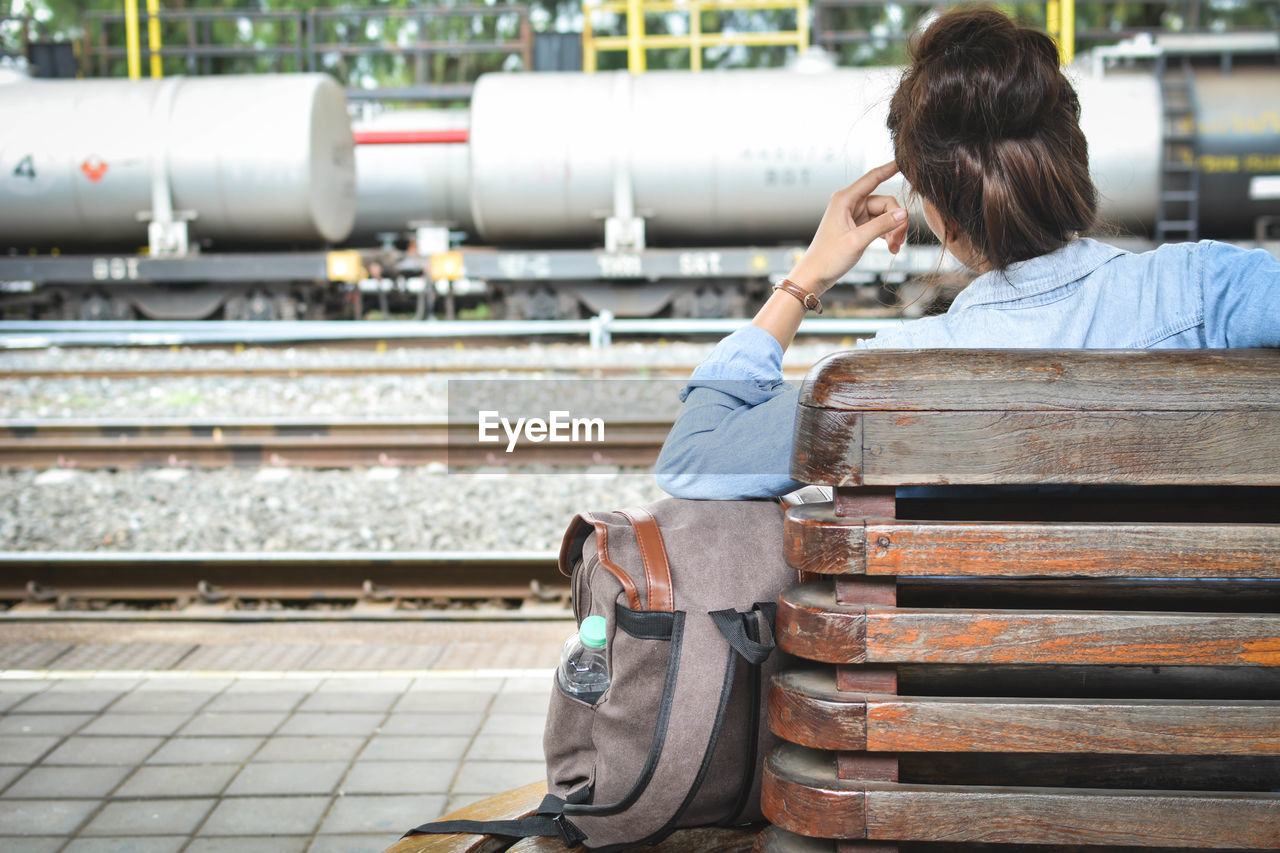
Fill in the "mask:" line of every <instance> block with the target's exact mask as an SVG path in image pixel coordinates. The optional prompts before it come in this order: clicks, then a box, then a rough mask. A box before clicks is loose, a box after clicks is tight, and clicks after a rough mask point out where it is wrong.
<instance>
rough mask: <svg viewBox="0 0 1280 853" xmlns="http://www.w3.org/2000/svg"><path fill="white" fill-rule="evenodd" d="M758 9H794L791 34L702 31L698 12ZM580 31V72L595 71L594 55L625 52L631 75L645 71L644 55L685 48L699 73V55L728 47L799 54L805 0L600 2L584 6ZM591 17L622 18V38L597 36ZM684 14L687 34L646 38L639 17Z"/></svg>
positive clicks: (804, 44)
mask: <svg viewBox="0 0 1280 853" xmlns="http://www.w3.org/2000/svg"><path fill="white" fill-rule="evenodd" d="M763 9H794V10H795V13H796V28H795V29H794V30H770V31H764V32H742V33H739V32H733V33H727V32H703V30H702V13H703V12H729V11H743V10H746V11H757V10H763ZM582 12H583V19H584V24H583V28H582V70H584V71H595V70H596V66H597V55H598V54H599V53H600V52H602V51H614V50H625V51H626V52H627V68H629V69H630V70H631V71H632V72H636V73H638V72H641V71H644V70H645V51H647V50H671V49H685V50H688V51H689V67H690V68H691V69H692V70H694V71H701V70H702V51H703V50H704V49H706V48H709V47H725V46H730V45H749V46H753V47H754V46H759V45H795V47H796V48H797V49H798V50H800V51H804V50H805V49H806V48H808V47H809V3H808V0H684V2H680V0H606V2H604V3H594V4H589V5H588V4H584V5H583V7H582ZM593 12H615V13H617V14H619V15H625V16H626V20H627V34H626V35H625V36H597V35H595V32H594V30H593V28H592V24H591V15H592V13H593ZM664 12H665V13H673V12H674V13H683V14H687V15H688V16H689V32H688V34H687V35H647V34H646V33H645V28H644V16H645V15H646V14H649V13H655V14H656V13H664Z"/></svg>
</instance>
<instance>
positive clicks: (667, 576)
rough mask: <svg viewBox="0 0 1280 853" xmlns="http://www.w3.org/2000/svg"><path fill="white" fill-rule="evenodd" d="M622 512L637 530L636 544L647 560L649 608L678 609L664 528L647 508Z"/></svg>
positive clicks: (645, 567) (646, 586) (647, 601)
mask: <svg viewBox="0 0 1280 853" xmlns="http://www.w3.org/2000/svg"><path fill="white" fill-rule="evenodd" d="M618 514H619V515H621V516H623V517H624V518H626V519H627V521H630V522H631V527H632V528H633V529H634V530H635V532H636V544H637V545H639V546H640V561H641V562H642V563H644V580H645V589H646V590H647V592H646V593H645V610H665V611H667V612H672V611H674V610H675V609H676V603H675V596H674V594H673V593H672V591H671V564H670V562H669V561H668V560H667V546H666V545H664V544H663V542H662V531H661V530H659V529H658V521H657V519H655V518H654V517H653V513H651V512H649V510H647V509H645V508H644V507H638V506H637V507H631V508H629V509H623V510H619V511H618Z"/></svg>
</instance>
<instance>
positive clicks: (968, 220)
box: [657, 9, 1280, 499]
mask: <svg viewBox="0 0 1280 853" xmlns="http://www.w3.org/2000/svg"><path fill="white" fill-rule="evenodd" d="M1079 118H1080V103H1079V100H1078V99H1077V97H1076V93H1075V90H1074V89H1073V88H1072V86H1071V84H1070V82H1068V80H1067V79H1066V77H1065V76H1064V75H1063V73H1062V71H1061V69H1060V68H1059V65H1058V52H1057V48H1056V47H1055V45H1054V43H1053V41H1052V40H1051V39H1050V38H1049V37H1048V36H1047V35H1045V34H1044V33H1041V32H1039V31H1036V30H1033V29H1030V28H1027V27H1021V26H1019V25H1017V24H1015V23H1014V22H1013V21H1011V20H1010V19H1009V18H1007V17H1006V16H1005V15H1003V14H1002V13H1000V12H997V11H994V10H990V9H969V10H962V11H957V12H953V13H949V14H945V15H942V16H941V17H940V18H938V19H937V20H936V21H935V22H934V23H933V24H932V25H930V27H929V28H928V29H927V30H926V31H925V32H924V33H923V35H922V36H921V37H920V38H919V41H918V42H917V43H916V44H915V45H914V48H913V59H912V62H911V64H910V66H909V67H908V68H907V69H906V71H905V72H904V74H903V77H902V81H901V83H900V84H899V87H898V89H897V91H896V93H895V94H894V96H893V99H892V101H891V103H890V106H889V119H888V125H889V130H890V133H891V134H892V137H893V145H894V155H895V161H894V162H892V163H888V164H886V165H884V166H881V167H879V168H877V169H872V170H871V171H870V172H868V173H867V174H866V175H864V176H862V177H861V178H859V179H858V180H857V181H855V182H854V183H853V184H852V185H850V186H849V187H846V188H845V189H842V190H840V191H839V192H837V193H835V194H834V195H833V196H832V197H831V202H830V204H828V206H827V210H826V212H825V214H824V215H823V217H822V221H821V223H820V224H819V225H818V230H817V233H816V234H815V235H814V238H813V242H812V243H811V244H810V246H809V248H808V250H807V251H806V252H805V254H804V256H803V257H802V258H801V259H800V261H799V262H798V263H797V264H796V265H795V267H794V268H793V269H792V271H791V273H790V275H789V276H788V277H787V278H786V279H785V280H783V281H782V282H781V283H780V284H779V285H777V286H775V288H774V292H773V294H772V295H771V296H770V298H769V300H768V301H767V302H766V303H765V304H764V306H763V307H761V309H760V311H759V313H757V314H756V316H755V319H754V320H753V321H752V323H751V325H749V326H746V327H744V328H742V329H739V330H738V331H736V332H734V333H733V334H732V335H730V336H729V337H727V338H726V339H725V340H723V341H721V342H720V344H719V345H718V346H717V347H716V348H715V350H713V351H712V353H711V354H710V355H709V356H708V357H707V359H706V360H705V361H703V363H702V364H701V365H699V367H698V368H697V369H696V370H695V371H694V373H693V376H692V378H691V379H690V381H689V383H688V386H687V387H686V388H685V390H684V392H683V393H682V398H683V400H684V408H683V409H682V411H681V413H680V416H679V418H678V419H677V421H676V423H675V426H674V427H673V429H672V430H671V434H670V435H669V436H668V438H667V441H666V445H665V446H664V447H663V450H662V454H661V456H660V457H659V460H658V464H657V477H658V482H659V485H660V486H662V488H663V489H665V490H666V491H667V492H669V493H671V494H673V495H676V496H678V497H688V498H706V499H735V498H746V497H764V496H768V495H778V494H784V493H786V492H789V491H792V490H794V489H797V488H799V487H800V486H801V485H802V484H800V483H797V482H795V481H793V480H792V479H791V478H790V476H789V474H788V470H789V466H790V460H791V448H792V427H793V424H794V421H795V414H796V399H797V398H796V390H795V388H793V387H791V386H789V385H787V384H786V383H785V382H783V381H782V353H783V350H784V349H785V348H786V347H787V346H788V345H789V344H790V343H791V340H792V338H793V337H794V335H795V333H796V329H797V328H798V327H799V325H800V320H801V319H802V318H803V317H804V315H805V313H806V311H808V310H812V309H817V310H820V308H821V299H820V297H821V296H822V294H823V293H824V292H825V291H826V290H827V289H828V288H830V287H831V286H832V285H833V284H834V283H835V282H836V281H837V280H838V279H839V278H841V277H842V276H843V275H844V274H845V273H846V272H848V271H849V270H850V269H851V268H852V267H853V266H854V264H856V263H857V262H858V260H859V259H860V258H861V257H862V253H863V251H864V250H865V249H866V248H867V246H869V245H870V244H871V242H872V241H873V240H875V239H876V238H878V237H884V238H885V239H886V241H887V242H888V244H889V249H890V251H892V252H895V253H896V252H897V251H898V250H899V249H900V248H901V247H902V244H903V241H904V240H905V238H906V233H907V213H906V211H905V210H903V209H902V206H901V205H900V204H899V203H898V201H897V200H895V199H894V198H892V197H890V196H887V195H876V194H875V190H876V188H877V187H878V186H879V185H880V184H881V183H882V182H884V181H886V180H888V179H889V178H891V177H892V176H893V175H894V174H896V173H897V172H898V171H899V170H901V172H902V174H903V177H905V178H906V180H907V181H908V182H909V183H910V184H911V186H912V188H913V191H914V192H915V193H917V194H918V195H919V196H920V200H921V204H922V206H923V208H924V213H925V220H926V222H928V224H929V227H930V228H931V229H932V230H933V232H934V234H936V235H937V237H938V239H939V240H940V241H941V243H942V245H943V247H944V248H945V249H947V250H948V251H950V252H951V253H952V254H953V255H955V256H956V258H957V259H959V260H960V261H961V262H962V263H964V264H965V265H966V266H968V267H969V268H970V269H972V270H974V271H975V272H978V273H980V275H979V276H978V277H977V278H975V279H974V280H973V282H972V283H970V284H969V286H968V287H967V288H966V289H965V290H964V291H963V292H961V293H960V295H959V296H958V297H956V299H955V302H954V303H953V304H952V306H951V308H950V310H949V311H948V312H947V313H946V314H943V315H940V316H936V317H926V318H922V319H919V320H913V321H909V322H904V323H903V324H902V325H901V326H900V327H898V328H895V329H891V330H888V331H882V332H880V333H879V334H878V335H876V336H875V338H873V339H870V340H865V341H859V342H858V343H859V346H865V347H889V348H934V347H1017V348H1039V347H1043V348H1072V347H1087V348H1118V349H1122V348H1155V347H1163V348H1202V347H1274V346H1280V262H1277V260H1276V259H1275V258H1274V257H1272V256H1271V255H1270V254H1269V253H1267V252H1265V251H1263V250H1261V249H1255V250H1253V251H1245V250H1243V249H1240V248H1238V247H1235V246H1231V245H1227V244H1223V243H1216V242H1213V241H1202V242H1199V243H1182V244H1173V245H1165V246H1161V247H1160V248H1158V249H1156V250H1154V251H1151V252H1146V253H1143V254H1131V253H1129V252H1126V251H1124V250H1123V249H1118V248H1116V247H1114V246H1109V245H1107V244H1105V243H1100V242H1097V241H1095V240H1092V239H1089V238H1086V237H1082V236H1080V235H1081V234H1083V233H1084V232H1086V231H1087V230H1088V229H1089V228H1090V227H1092V226H1093V224H1094V218H1095V215H1096V209H1097V192H1096V190H1095V189H1094V186H1093V182H1092V180H1091V178H1090V176H1089V156H1088V148H1087V144H1086V142H1085V138H1084V134H1083V132H1082V131H1081V129H1080V123H1079Z"/></svg>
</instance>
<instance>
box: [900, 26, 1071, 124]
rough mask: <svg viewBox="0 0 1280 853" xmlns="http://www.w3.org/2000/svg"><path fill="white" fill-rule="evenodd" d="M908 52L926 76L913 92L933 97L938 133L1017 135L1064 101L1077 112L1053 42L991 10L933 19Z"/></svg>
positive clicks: (1053, 110) (1047, 116)
mask: <svg viewBox="0 0 1280 853" xmlns="http://www.w3.org/2000/svg"><path fill="white" fill-rule="evenodd" d="M914 57H915V65H916V67H917V68H922V69H925V68H927V69H928V72H929V75H930V77H931V82H932V85H931V86H930V87H929V88H928V91H927V92H921V93H919V94H921V95H924V96H926V97H928V98H930V99H931V100H932V101H933V107H934V109H935V110H936V115H937V117H938V120H939V121H941V122H944V123H945V125H944V128H945V129H944V132H946V131H950V132H952V133H954V134H955V135H956V136H957V137H958V138H961V139H1020V138H1025V137H1029V136H1032V135H1034V134H1035V133H1036V132H1037V131H1038V130H1039V129H1040V128H1042V127H1044V126H1045V124H1046V121H1047V120H1048V119H1049V117H1050V116H1051V115H1052V113H1054V112H1055V111H1057V110H1060V109H1062V108H1064V107H1065V108H1066V109H1067V110H1069V111H1071V112H1072V113H1073V114H1075V115H1077V116H1078V115H1079V106H1078V103H1077V101H1076V97H1075V92H1074V91H1072V90H1071V87H1070V85H1064V84H1065V82H1066V81H1065V80H1064V79H1063V77H1062V74H1061V73H1060V71H1059V69H1058V49H1057V47H1056V45H1054V43H1053V40H1052V39H1050V38H1049V37H1048V36H1047V35H1045V34H1044V33H1042V32H1039V31H1037V30H1033V29H1029V28H1027V27H1020V26H1018V25H1017V24H1016V23H1014V22H1013V21H1011V20H1010V19H1009V18H1008V17H1006V16H1005V15H1004V14H1002V13H1000V12H997V11H995V10H994V9H983V8H979V9H971V10H966V11H964V12H962V13H957V14H952V15H944V16H942V17H940V18H938V19H937V20H936V21H934V22H933V23H932V24H931V25H930V26H929V27H928V28H927V29H926V30H925V31H924V33H923V34H922V35H921V36H920V38H919V40H918V41H917V42H916V45H915V48H914ZM1064 100H1065V101H1066V103H1063V101H1064Z"/></svg>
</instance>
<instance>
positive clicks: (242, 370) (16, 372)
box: [5, 362, 808, 380]
mask: <svg viewBox="0 0 1280 853" xmlns="http://www.w3.org/2000/svg"><path fill="white" fill-rule="evenodd" d="M695 367H697V365H696V364H671V365H652V366H645V367H636V366H634V365H609V364H595V365H579V366H553V365H546V364H538V363H536V362H535V363H530V362H523V363H502V364H485V363H483V362H475V363H471V364H410V365H395V364H387V365H380V364H356V365H316V366H299V367H294V366H284V365H243V366H235V365H201V366H192V367H169V368H166V367H88V368H19V369H11V370H6V371H5V378H6V379H11V380H31V379H36V380H59V379H107V380H126V379H193V378H194V379H200V378H205V377H209V378H216V377H239V378H245V379H298V378H301V377H304V376H333V377H363V376H395V375H401V376H432V375H435V376H453V375H467V376H473V375H476V374H516V375H521V376H527V375H530V374H548V375H553V376H558V377H564V376H569V377H579V378H587V379H599V378H609V379H647V378H655V377H663V378H677V379H678V378H681V377H687V376H689V375H690V374H691V373H693V370H694V368H695ZM807 370H808V366H807V365H806V366H800V367H792V366H790V365H788V366H787V368H786V370H785V372H784V374H785V376H786V378H788V379H801V378H803V377H804V374H805V373H806V372H807Z"/></svg>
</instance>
